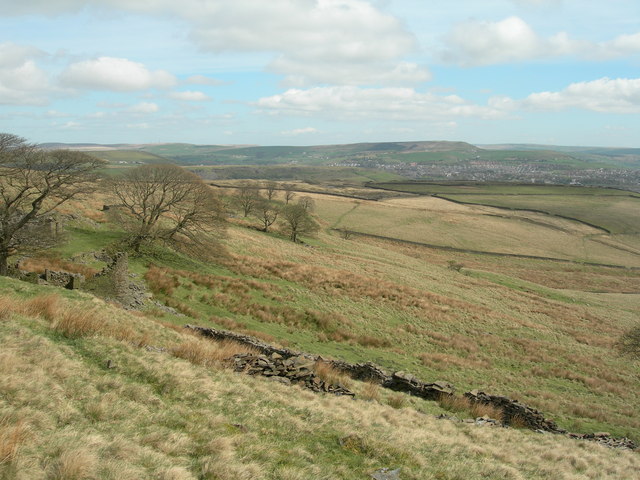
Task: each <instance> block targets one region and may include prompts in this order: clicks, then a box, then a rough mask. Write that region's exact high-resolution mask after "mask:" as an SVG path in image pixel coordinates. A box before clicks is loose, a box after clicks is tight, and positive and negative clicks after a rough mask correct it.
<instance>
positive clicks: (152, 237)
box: [0, 133, 225, 275]
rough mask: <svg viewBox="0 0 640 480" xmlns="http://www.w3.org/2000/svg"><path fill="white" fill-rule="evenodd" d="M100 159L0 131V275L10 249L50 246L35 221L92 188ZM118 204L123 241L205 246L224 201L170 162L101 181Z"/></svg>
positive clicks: (220, 219) (193, 249)
mask: <svg viewBox="0 0 640 480" xmlns="http://www.w3.org/2000/svg"><path fill="white" fill-rule="evenodd" d="M104 165H105V162H104V161H102V160H100V159H98V158H96V157H93V156H91V155H88V154H86V153H82V152H78V151H71V150H45V149H42V148H39V147H38V146H37V145H35V144H32V143H29V142H27V141H26V140H25V139H24V138H21V137H19V136H16V135H12V134H9V133H0V200H1V203H0V275H7V274H8V259H9V257H10V256H11V255H13V254H16V253H18V252H24V251H27V250H29V249H42V248H46V247H48V246H51V245H52V244H53V243H54V241H55V238H52V236H51V235H48V234H47V231H46V229H43V228H40V227H42V226H43V225H45V224H46V221H47V220H48V219H49V218H50V216H51V215H52V212H54V210H55V209H56V208H57V207H59V206H60V205H62V204H63V203H65V202H68V201H69V200H72V199H74V198H76V197H78V196H80V195H81V194H86V193H90V192H92V191H94V190H95V189H96V188H98V186H99V184H98V182H97V180H98V175H97V171H98V169H99V168H100V167H103V166H104ZM104 186H106V187H107V188H108V190H109V191H110V192H112V193H113V194H115V196H116V197H117V199H118V201H119V202H120V204H119V205H118V206H117V208H115V209H112V211H113V212H115V213H114V215H115V217H116V218H115V220H117V221H118V224H119V226H121V227H122V228H123V229H124V230H125V232H127V236H126V241H127V243H128V244H129V246H130V247H131V248H132V249H133V250H135V251H138V250H139V249H140V247H141V246H142V245H143V244H145V243H149V242H154V241H158V240H159V241H163V242H165V243H168V244H171V245H173V246H175V247H179V248H181V249H188V250H189V252H190V253H199V252H204V251H210V250H211V248H210V247H211V245H212V243H211V241H212V240H213V239H214V237H215V236H216V235H217V234H219V233H220V232H221V231H222V230H223V225H224V222H225V218H224V217H225V209H224V206H223V203H222V202H221V200H220V198H219V197H218V195H217V194H216V193H215V192H214V191H213V189H211V188H209V187H208V186H207V185H206V184H205V183H204V182H203V181H202V180H201V179H200V178H199V177H198V176H197V175H195V174H193V173H191V172H189V171H188V170H185V169H183V168H180V167H178V166H175V165H143V166H140V167H137V168H133V169H131V170H128V171H127V172H126V173H124V174H123V175H120V176H118V177H115V178H113V179H112V180H110V181H107V182H105V183H104Z"/></svg>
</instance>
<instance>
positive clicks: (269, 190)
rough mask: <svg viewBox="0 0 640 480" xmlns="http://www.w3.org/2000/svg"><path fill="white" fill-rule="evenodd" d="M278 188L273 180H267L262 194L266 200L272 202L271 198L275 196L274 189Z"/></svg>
mask: <svg viewBox="0 0 640 480" xmlns="http://www.w3.org/2000/svg"><path fill="white" fill-rule="evenodd" d="M277 188H278V184H277V183H276V182H274V181H273V180H269V181H267V182H265V183H264V192H265V195H266V197H267V200H269V201H271V200H273V197H275V195H276V189H277Z"/></svg>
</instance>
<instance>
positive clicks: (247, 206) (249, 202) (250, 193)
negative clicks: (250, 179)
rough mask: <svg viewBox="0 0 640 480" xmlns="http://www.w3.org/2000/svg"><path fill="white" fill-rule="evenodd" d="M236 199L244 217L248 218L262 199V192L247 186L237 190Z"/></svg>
mask: <svg viewBox="0 0 640 480" xmlns="http://www.w3.org/2000/svg"><path fill="white" fill-rule="evenodd" d="M236 198H237V201H238V204H239V205H240V209H241V210H242V213H243V215H244V216H245V217H248V216H249V214H250V213H251V212H252V211H253V209H254V207H255V206H256V203H258V201H259V200H260V198H261V197H260V192H259V191H258V190H257V189H256V188H253V187H252V186H251V185H246V184H245V185H241V186H240V187H239V188H238V189H237V190H236Z"/></svg>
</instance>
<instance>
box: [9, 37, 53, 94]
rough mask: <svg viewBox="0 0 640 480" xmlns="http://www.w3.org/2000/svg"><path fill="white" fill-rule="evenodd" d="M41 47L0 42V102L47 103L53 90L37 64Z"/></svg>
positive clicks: (40, 54) (40, 55)
mask: <svg viewBox="0 0 640 480" xmlns="http://www.w3.org/2000/svg"><path fill="white" fill-rule="evenodd" d="M43 55H44V53H43V52H41V51H40V50H38V49H36V48H33V47H30V46H25V45H16V44H14V43H1V44H0V105H44V104H47V103H48V93H49V91H50V90H51V86H50V85H49V81H48V79H47V75H46V74H45V72H44V71H43V70H42V69H41V68H40V67H38V65H37V64H36V59H37V58H39V57H42V56H43Z"/></svg>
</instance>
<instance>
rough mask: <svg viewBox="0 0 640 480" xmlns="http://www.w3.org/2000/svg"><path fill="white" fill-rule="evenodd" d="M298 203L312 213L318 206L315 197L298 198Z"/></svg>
mask: <svg viewBox="0 0 640 480" xmlns="http://www.w3.org/2000/svg"><path fill="white" fill-rule="evenodd" d="M298 205H300V206H301V207H302V208H304V209H305V210H306V211H307V212H309V213H311V212H313V210H314V208H315V206H316V202H314V200H313V198H311V197H308V196H304V197H300V198H299V199H298Z"/></svg>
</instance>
